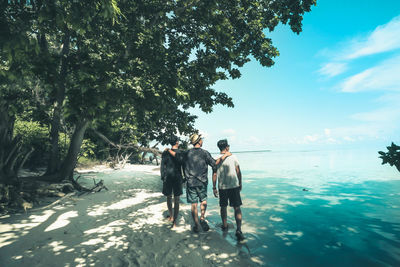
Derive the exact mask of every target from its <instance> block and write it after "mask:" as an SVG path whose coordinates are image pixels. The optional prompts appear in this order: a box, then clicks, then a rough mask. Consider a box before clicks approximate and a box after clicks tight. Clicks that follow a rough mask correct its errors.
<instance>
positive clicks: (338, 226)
mask: <svg viewBox="0 0 400 267" xmlns="http://www.w3.org/2000/svg"><path fill="white" fill-rule="evenodd" d="M378 156H379V155H378V154H377V153H376V151H303V152H265V153H248V154H246V153H243V154H237V157H238V158H239V162H240V165H241V169H242V172H243V190H242V200H243V206H242V212H243V232H245V236H246V242H245V243H242V244H237V243H236V242H235V241H234V238H233V233H234V230H233V229H232V230H231V231H230V232H229V234H228V235H226V238H227V239H228V240H230V241H231V242H232V244H234V245H237V246H240V247H241V248H242V250H243V252H244V253H250V255H251V256H255V257H258V258H259V259H260V260H261V262H262V265H266V266H400V209H399V208H400V173H398V172H397V170H396V169H395V168H394V167H390V166H388V165H383V166H382V165H381V161H380V159H379V158H378ZM210 189H211V186H209V207H210V213H209V216H208V219H209V220H210V222H211V223H214V225H215V226H216V227H218V223H219V222H220V218H219V214H218V209H216V208H215V207H216V206H217V205H218V202H217V201H218V200H217V199H215V198H214V197H212V192H211V190H210ZM228 216H230V219H231V224H232V226H233V225H234V218H233V214H232V212H230V213H229V214H228Z"/></svg>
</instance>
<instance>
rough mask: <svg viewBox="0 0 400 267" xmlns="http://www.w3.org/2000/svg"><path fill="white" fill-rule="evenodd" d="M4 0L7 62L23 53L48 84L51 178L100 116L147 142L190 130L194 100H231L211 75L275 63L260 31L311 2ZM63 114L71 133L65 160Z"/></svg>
mask: <svg viewBox="0 0 400 267" xmlns="http://www.w3.org/2000/svg"><path fill="white" fill-rule="evenodd" d="M8 2H10V3H9V4H8V6H7V7H6V8H5V9H4V10H5V11H6V12H5V15H6V16H5V18H6V19H5V20H3V21H2V23H3V24H4V25H5V26H6V28H7V29H8V30H7V33H9V36H13V38H11V39H12V40H15V42H16V43H17V44H19V46H15V45H11V42H9V41H5V43H2V49H3V50H2V51H3V52H4V53H5V54H7V55H8V59H5V62H7V64H9V63H10V62H16V60H20V59H19V58H18V57H16V56H15V55H20V57H21V58H22V60H20V61H23V62H27V63H26V66H27V67H26V68H25V69H28V70H29V71H30V72H32V73H33V77H36V78H37V79H38V80H39V81H40V84H41V88H42V90H44V93H43V95H44V96H45V99H46V103H47V107H48V108H49V111H50V116H49V120H48V121H49V124H50V125H51V127H50V128H51V131H50V136H51V144H52V150H51V156H50V157H49V158H50V159H52V160H53V161H50V162H49V166H48V174H49V175H50V174H51V175H50V176H49V177H50V178H51V179H53V180H63V179H66V178H71V177H72V172H73V169H74V167H75V163H76V159H77V155H78V153H79V149H80V146H81V144H82V140H83V138H84V135H85V133H86V130H87V129H88V128H94V129H97V128H102V127H103V128H104V127H105V124H104V122H105V121H115V120H121V119H122V122H123V123H124V124H130V125H131V126H132V127H134V128H135V129H136V130H135V134H137V136H136V138H135V142H137V143H138V144H139V143H141V144H144V145H147V144H148V141H150V140H157V141H159V142H165V141H166V140H167V139H168V138H169V137H170V136H171V135H172V134H176V133H177V132H180V133H183V134H188V133H190V132H193V131H195V129H194V127H193V123H194V121H195V119H196V117H195V116H193V115H191V114H190V113H189V112H188V111H187V110H188V109H189V108H191V107H195V106H199V107H200V108H201V109H202V110H203V111H204V112H211V111H212V108H213V106H214V105H216V104H222V105H227V106H230V107H233V101H232V99H231V98H230V97H229V96H228V95H226V94H225V93H221V92H217V91H215V90H214V89H213V88H212V86H213V85H214V84H215V82H216V81H218V80H221V79H228V78H233V79H235V78H238V77H240V70H239V69H240V67H242V66H243V65H244V64H245V63H247V62H249V61H250V59H251V58H254V59H256V60H257V61H259V62H260V64H261V65H263V66H267V67H268V66H271V65H273V63H274V61H273V58H274V57H276V56H278V55H279V53H278V50H277V49H276V48H275V47H274V46H273V45H272V40H271V39H270V38H268V37H267V33H266V32H267V31H273V30H274V28H275V27H276V26H277V25H278V24H279V23H283V24H287V23H288V24H289V25H290V27H291V29H292V30H293V31H294V32H295V33H299V32H300V31H301V22H302V16H303V14H304V13H305V12H308V11H310V8H311V6H312V5H314V4H315V0H275V1H265V0H257V1H249V0H248V1H246V0H229V1H228V0H221V1H208V0H206V1H199V0H174V1H172V0H169V1H168V0H167V1H164V0H163V1H161V0H139V1H128V0H120V1H118V2H117V1H116V0H108V1H104V0H91V1H57V2H54V1H38V0H37V1H29V3H30V5H29V6H27V5H24V4H21V3H23V1H8ZM4 10H3V11H4ZM16 17H21V18H22V19H21V20H15V18H16ZM20 28H23V29H24V30H23V31H22V33H21V31H18V29H20ZM11 39H10V40H11ZM2 40H3V38H2ZM7 40H8V39H7ZM21 43H23V44H25V45H21ZM26 47H28V49H26ZM3 52H2V53H3ZM62 123H65V124H67V125H69V126H70V127H71V129H73V134H72V136H71V142H70V147H69V150H68V153H67V155H66V157H65V158H64V159H63V161H62V163H61V161H60V160H59V158H60V157H59V149H58V136H59V134H58V133H59V131H60V125H61V124H62ZM111 125H112V124H111ZM107 127H108V126H107ZM110 127H111V126H110Z"/></svg>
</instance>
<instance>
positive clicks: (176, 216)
mask: <svg viewBox="0 0 400 267" xmlns="http://www.w3.org/2000/svg"><path fill="white" fill-rule="evenodd" d="M179 200H180V197H179V196H174V220H173V225H172V227H175V226H176V220H177V219H178V214H179Z"/></svg>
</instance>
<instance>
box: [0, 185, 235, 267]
mask: <svg viewBox="0 0 400 267" xmlns="http://www.w3.org/2000/svg"><path fill="white" fill-rule="evenodd" d="M104 194H105V195H104ZM107 194H108V193H107V192H100V193H97V194H90V195H85V196H82V197H72V198H70V199H69V200H68V201H66V202H64V203H63V204H62V205H59V206H56V207H54V208H52V209H51V210H43V211H36V212H32V213H31V214H20V215H15V217H14V218H5V219H4V220H3V222H2V225H7V222H8V220H10V221H13V222H14V224H12V225H9V224H8V229H6V230H5V231H0V238H1V239H2V240H3V241H4V243H3V245H2V248H1V252H0V259H1V262H2V263H3V264H5V265H4V266H54V265H57V266H106V265H108V266H170V265H171V266H172V265H176V264H177V263H178V264H179V262H184V263H185V264H186V263H187V264H190V265H193V266H204V265H225V264H233V265H235V264H236V265H237V264H238V263H239V262H240V260H241V258H240V257H239V255H238V251H237V250H236V249H235V248H233V247H231V248H229V249H228V248H227V249H225V248H224V246H222V248H218V250H214V249H213V248H214V247H218V246H221V244H220V243H216V242H217V241H216V239H217V236H216V235H217V234H218V233H216V232H213V231H210V232H208V233H199V234H194V233H193V232H192V231H191V227H190V224H189V223H188V222H189V211H190V209H188V208H187V207H186V209H182V212H181V220H180V222H179V225H178V227H177V229H176V230H171V229H170V223H169V222H167V221H166V220H164V218H163V217H164V215H163V212H160V210H165V208H160V206H163V207H164V206H165V198H164V197H162V196H161V194H160V193H159V192H152V191H147V190H140V189H137V190H136V189H132V190H126V191H125V192H123V193H122V194H121V195H118V196H117V197H116V198H112V197H113V196H112V195H111V194H108V195H107ZM104 198H105V200H104ZM89 199H91V200H92V201H89ZM91 203H95V204H94V205H92V204H91ZM143 203H145V204H143ZM15 222H16V223H15ZM218 242H221V241H218ZM171 244H172V245H171ZM227 245H228V244H227Z"/></svg>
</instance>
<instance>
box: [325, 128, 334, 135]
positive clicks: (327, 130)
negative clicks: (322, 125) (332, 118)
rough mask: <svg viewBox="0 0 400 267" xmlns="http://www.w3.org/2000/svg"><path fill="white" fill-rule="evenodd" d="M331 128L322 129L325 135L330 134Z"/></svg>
mask: <svg viewBox="0 0 400 267" xmlns="http://www.w3.org/2000/svg"><path fill="white" fill-rule="evenodd" d="M331 132H332V131H331V129H324V133H325V135H326V136H330V135H331Z"/></svg>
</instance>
